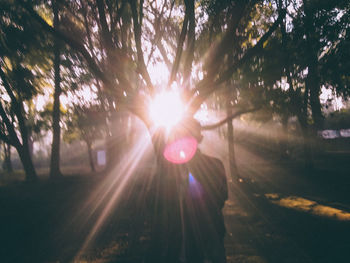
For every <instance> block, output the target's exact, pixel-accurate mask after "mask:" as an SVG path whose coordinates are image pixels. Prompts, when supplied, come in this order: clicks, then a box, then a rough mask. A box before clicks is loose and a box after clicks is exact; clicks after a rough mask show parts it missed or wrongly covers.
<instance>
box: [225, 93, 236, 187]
mask: <svg viewBox="0 0 350 263" xmlns="http://www.w3.org/2000/svg"><path fill="white" fill-rule="evenodd" d="M233 99H234V98H233V94H232V90H230V89H228V96H226V114H227V117H229V116H231V115H232V114H233V110H232V104H231V101H233ZM232 122H233V120H230V121H228V122H227V144H228V156H229V166H230V175H231V178H232V180H233V181H236V180H238V177H239V176H238V170H237V163H236V157H235V143H234V129H233V123H232Z"/></svg>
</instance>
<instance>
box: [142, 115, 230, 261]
mask: <svg viewBox="0 0 350 263" xmlns="http://www.w3.org/2000/svg"><path fill="white" fill-rule="evenodd" d="M201 140H202V135H201V126H200V124H199V123H198V122H197V121H196V120H194V119H193V118H187V119H185V120H184V121H182V122H181V123H180V124H178V125H177V127H176V128H174V129H173V130H172V132H171V133H170V135H169V136H168V138H166V139H165V141H167V146H169V145H170V150H169V149H167V146H165V147H164V148H165V150H164V151H163V155H164V156H163V157H162V158H165V159H167V160H164V159H163V161H162V162H161V163H162V164H163V166H164V167H162V169H160V171H162V172H161V174H158V175H157V176H158V178H157V179H156V180H155V182H156V184H155V190H154V193H153V194H154V195H155V198H154V204H155V206H154V215H155V217H154V220H153V223H154V224H153V231H152V232H153V234H152V253H151V254H152V259H151V260H148V262H162V263H163V262H164V263H167V262H189V263H192V262H193V263H195V262H198V263H199V262H203V263H204V262H213V263H214V262H215V263H221V262H226V255H225V248H224V236H225V225H224V218H223V214H222V208H223V206H224V203H225V201H226V200H227V181H226V175H225V169H224V166H223V164H222V162H221V161H220V160H218V159H216V158H214V157H210V156H207V155H205V154H203V153H201V151H200V150H199V149H197V143H200V142H201ZM182 149H183V150H182ZM169 152H170V154H168V153H169ZM169 160H170V161H169Z"/></svg>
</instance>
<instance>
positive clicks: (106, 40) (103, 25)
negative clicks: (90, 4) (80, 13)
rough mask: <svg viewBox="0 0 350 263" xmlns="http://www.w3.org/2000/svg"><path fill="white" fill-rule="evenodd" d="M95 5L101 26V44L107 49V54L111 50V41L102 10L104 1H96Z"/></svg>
mask: <svg viewBox="0 0 350 263" xmlns="http://www.w3.org/2000/svg"><path fill="white" fill-rule="evenodd" d="M96 3H97V10H98V15H99V20H100V24H101V29H102V38H103V42H104V44H105V46H106V48H107V52H109V51H111V50H112V49H113V41H112V36H111V34H110V31H109V28H108V25H107V20H106V13H105V9H104V1H103V0H96Z"/></svg>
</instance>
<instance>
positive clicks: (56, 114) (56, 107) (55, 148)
mask: <svg viewBox="0 0 350 263" xmlns="http://www.w3.org/2000/svg"><path fill="white" fill-rule="evenodd" d="M53 12H54V27H55V28H57V27H58V23H59V16H58V7H57V1H53ZM54 41H55V42H54V74H55V92H54V103H53V113H52V133H53V137H52V148H51V164H50V178H58V177H61V176H62V174H61V171H60V140H61V127H60V95H61V92H62V90H61V76H60V64H61V62H60V45H59V39H58V38H55V40H54Z"/></svg>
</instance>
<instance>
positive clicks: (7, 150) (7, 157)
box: [3, 142, 13, 173]
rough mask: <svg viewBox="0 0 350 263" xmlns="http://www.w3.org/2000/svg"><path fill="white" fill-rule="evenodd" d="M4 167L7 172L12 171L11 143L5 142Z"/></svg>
mask: <svg viewBox="0 0 350 263" xmlns="http://www.w3.org/2000/svg"><path fill="white" fill-rule="evenodd" d="M3 168H4V170H5V171H6V172H8V173H12V172H13V167H12V161H11V145H10V144H7V143H5V142H4V164H3Z"/></svg>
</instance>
